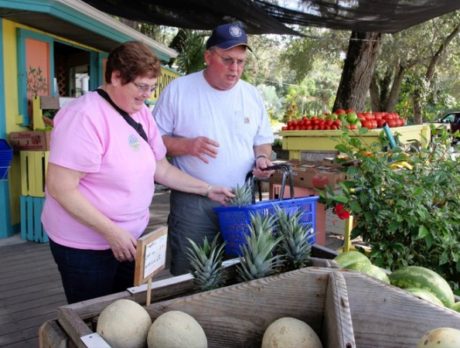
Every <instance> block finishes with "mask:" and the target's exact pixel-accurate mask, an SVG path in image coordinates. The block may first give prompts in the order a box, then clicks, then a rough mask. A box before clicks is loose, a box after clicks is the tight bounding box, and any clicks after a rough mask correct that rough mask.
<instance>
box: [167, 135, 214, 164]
mask: <svg viewBox="0 0 460 348" xmlns="http://www.w3.org/2000/svg"><path fill="white" fill-rule="evenodd" d="M163 142H164V143H165V146H166V148H167V150H168V155H169V156H172V157H175V156H186V155H188V156H195V157H198V158H199V159H200V160H202V161H203V162H205V163H208V162H209V160H208V159H209V157H211V158H216V157H217V148H218V147H219V143H218V142H217V141H214V140H212V139H209V138H207V137H196V138H184V137H174V136H170V135H163Z"/></svg>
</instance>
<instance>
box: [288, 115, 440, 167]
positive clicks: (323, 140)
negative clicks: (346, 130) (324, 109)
mask: <svg viewBox="0 0 460 348" xmlns="http://www.w3.org/2000/svg"><path fill="white" fill-rule="evenodd" d="M390 129H391V132H392V133H393V136H395V137H397V138H398V140H399V141H400V142H401V143H402V144H408V143H410V142H412V141H414V140H416V141H418V142H419V143H420V144H421V145H422V146H427V145H428V144H429V142H430V139H431V130H430V127H429V125H426V124H420V125H411V126H403V127H394V128H390ZM342 133H343V132H342V131H341V130H296V131H292V130H290V131H282V132H280V135H281V136H282V138H283V150H288V151H289V159H291V160H293V159H296V160H307V159H308V158H305V156H306V154H307V153H308V152H321V153H327V152H329V153H331V154H333V153H334V152H335V146H336V145H337V144H338V143H339V141H340V136H341V135H342ZM350 135H351V136H352V137H357V138H359V139H360V140H361V141H362V142H363V144H366V145H368V146H370V145H372V144H375V143H378V142H379V138H380V137H382V136H384V134H383V129H382V128H376V129H370V130H368V132H367V133H366V134H362V135H359V134H358V131H350Z"/></svg>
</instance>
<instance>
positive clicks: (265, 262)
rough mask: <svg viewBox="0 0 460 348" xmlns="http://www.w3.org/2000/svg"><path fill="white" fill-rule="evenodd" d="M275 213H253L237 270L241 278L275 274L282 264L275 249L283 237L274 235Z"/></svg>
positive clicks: (255, 277) (246, 279)
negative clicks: (275, 253)
mask: <svg viewBox="0 0 460 348" xmlns="http://www.w3.org/2000/svg"><path fill="white" fill-rule="evenodd" d="M275 219H276V217H275V216H274V215H271V216H270V215H268V214H265V215H262V214H259V213H256V214H251V225H250V226H249V235H247V236H246V244H245V245H243V246H242V247H241V251H242V256H241V257H240V264H239V265H238V266H237V272H238V275H239V277H240V278H241V280H243V281H248V280H252V279H257V278H262V277H265V276H268V275H271V274H273V273H274V272H275V271H276V270H277V268H278V267H279V266H280V265H281V264H282V262H281V258H280V256H278V255H274V250H275V248H276V246H277V245H278V243H279V242H280V240H281V238H280V237H278V238H276V237H275V236H274V235H273V227H274V223H275Z"/></svg>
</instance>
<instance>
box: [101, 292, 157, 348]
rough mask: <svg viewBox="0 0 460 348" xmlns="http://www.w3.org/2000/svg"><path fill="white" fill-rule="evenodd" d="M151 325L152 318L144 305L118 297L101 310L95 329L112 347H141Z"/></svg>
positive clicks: (143, 345)
mask: <svg viewBox="0 0 460 348" xmlns="http://www.w3.org/2000/svg"><path fill="white" fill-rule="evenodd" d="M151 325H152V319H151V318H150V315H149V313H148V312H147V311H146V310H145V308H144V307H142V306H141V305H140V304H138V303H136V302H134V301H132V300H127V299H120V300H116V301H114V302H112V303H111V304H109V305H108V306H107V307H105V308H104V309H103V310H102V312H101V313H100V315H99V318H98V320H97V327H96V331H97V333H98V334H99V335H101V336H102V337H103V338H104V339H105V340H106V341H107V342H108V343H109V344H110V346H111V347H113V348H142V347H145V342H146V339H147V333H148V332H149V328H150V326H151Z"/></svg>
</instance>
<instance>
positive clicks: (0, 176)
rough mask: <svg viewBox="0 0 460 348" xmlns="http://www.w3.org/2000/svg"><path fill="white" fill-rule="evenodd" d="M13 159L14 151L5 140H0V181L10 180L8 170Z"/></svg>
mask: <svg viewBox="0 0 460 348" xmlns="http://www.w3.org/2000/svg"><path fill="white" fill-rule="evenodd" d="M12 159H13V149H12V148H11V146H10V145H8V143H7V142H6V140H5V139H0V180H6V179H7V178H8V169H9V168H10V164H11V160H12Z"/></svg>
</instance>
